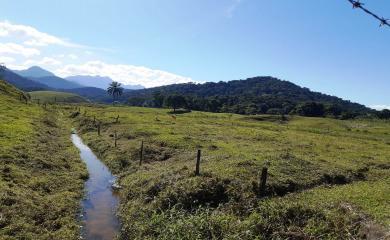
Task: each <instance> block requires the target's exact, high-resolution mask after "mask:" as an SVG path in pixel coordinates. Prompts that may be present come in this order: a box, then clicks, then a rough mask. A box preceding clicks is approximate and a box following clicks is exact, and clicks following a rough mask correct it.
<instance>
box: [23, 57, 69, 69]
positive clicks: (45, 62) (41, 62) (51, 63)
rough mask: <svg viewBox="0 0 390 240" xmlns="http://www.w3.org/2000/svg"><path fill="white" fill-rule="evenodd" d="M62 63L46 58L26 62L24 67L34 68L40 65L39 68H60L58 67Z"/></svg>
mask: <svg viewBox="0 0 390 240" xmlns="http://www.w3.org/2000/svg"><path fill="white" fill-rule="evenodd" d="M61 64H62V62H61V61H59V60H57V59H54V58H51V57H44V58H42V59H40V60H33V59H29V60H27V61H25V62H24V64H23V65H24V66H33V65H39V66H44V67H46V66H58V65H61Z"/></svg>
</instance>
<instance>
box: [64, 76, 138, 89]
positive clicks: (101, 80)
mask: <svg viewBox="0 0 390 240" xmlns="http://www.w3.org/2000/svg"><path fill="white" fill-rule="evenodd" d="M65 79H66V80H69V81H72V82H74V83H78V84H80V85H83V86H89V87H96V88H101V89H106V88H107V87H108V85H109V84H110V83H112V82H113V81H114V80H113V79H111V78H110V77H107V76H100V75H95V76H91V75H76V76H70V77H66V78H65ZM122 86H123V87H124V88H126V89H132V90H134V89H143V88H145V87H144V86H141V85H125V84H122Z"/></svg>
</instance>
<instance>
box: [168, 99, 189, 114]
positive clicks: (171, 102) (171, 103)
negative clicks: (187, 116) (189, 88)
mask: <svg viewBox="0 0 390 240" xmlns="http://www.w3.org/2000/svg"><path fill="white" fill-rule="evenodd" d="M165 104H166V105H167V106H168V107H172V108H173V112H176V109H177V108H180V107H186V105H187V102H186V99H185V97H184V96H182V95H170V96H168V97H167V98H166V99H165Z"/></svg>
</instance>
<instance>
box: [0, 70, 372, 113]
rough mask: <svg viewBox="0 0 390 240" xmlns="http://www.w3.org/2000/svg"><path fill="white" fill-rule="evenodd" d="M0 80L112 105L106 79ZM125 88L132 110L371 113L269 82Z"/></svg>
mask: <svg viewBox="0 0 390 240" xmlns="http://www.w3.org/2000/svg"><path fill="white" fill-rule="evenodd" d="M3 75H4V79H5V80H6V81H8V82H9V83H11V84H13V85H15V86H16V87H18V88H20V89H22V90H25V91H37V90H57V91H58V90H59V91H63V92H70V93H75V94H79V95H80V96H82V97H85V98H87V99H89V100H91V101H95V102H103V103H110V102H112V98H111V97H110V96H109V95H108V94H107V92H106V90H105V89H106V87H107V86H108V84H109V83H111V82H112V79H111V78H109V77H102V76H71V77H67V78H65V79H64V78H60V77H57V76H55V75H54V74H53V73H51V72H49V71H47V70H45V69H42V68H39V67H31V68H29V69H26V70H22V71H11V70H9V69H6V70H5V72H4V73H3ZM127 87H129V88H130V87H131V88H133V89H125V90H124V92H123V94H122V96H120V97H119V98H118V99H117V101H120V102H122V103H127V104H130V105H136V106H149V107H162V106H163V105H164V99H165V100H166V99H167V98H168V97H169V96H172V95H182V96H184V97H185V98H186V107H189V108H191V109H194V110H201V111H211V112H232V113H239V114H259V113H270V114H284V113H294V112H295V111H301V110H302V109H303V108H307V106H305V105H304V104H306V103H312V102H314V103H317V104H320V105H322V108H323V109H322V110H321V111H323V112H326V111H328V112H331V114H333V115H341V114H346V113H348V114H351V113H352V114H354V115H362V114H367V113H371V112H372V109H369V108H367V107H366V106H364V105H361V104H358V103H353V102H350V101H348V100H344V99H341V98H338V97H335V96H330V95H326V94H323V93H319V92H313V91H311V90H310V89H308V88H304V87H300V86H298V85H296V84H293V83H291V82H289V81H284V80H280V79H277V78H273V77H254V78H248V79H244V80H233V81H228V82H222V81H221V82H207V83H203V84H196V83H185V84H172V85H167V86H161V87H155V88H143V87H142V86H140V85H135V86H127Z"/></svg>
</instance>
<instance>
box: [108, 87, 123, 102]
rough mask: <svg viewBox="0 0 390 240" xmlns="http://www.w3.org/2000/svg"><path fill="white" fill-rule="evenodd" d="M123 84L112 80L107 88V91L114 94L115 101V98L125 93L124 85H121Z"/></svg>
mask: <svg viewBox="0 0 390 240" xmlns="http://www.w3.org/2000/svg"><path fill="white" fill-rule="evenodd" d="M121 85H122V84H120V83H118V82H112V83H110V85H109V86H108V88H107V93H108V94H109V95H111V96H112V99H113V103H115V99H117V98H118V97H119V96H121V95H122V93H123V87H121Z"/></svg>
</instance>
